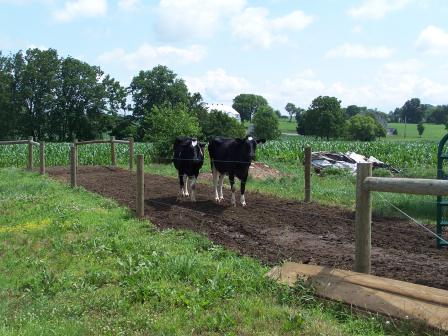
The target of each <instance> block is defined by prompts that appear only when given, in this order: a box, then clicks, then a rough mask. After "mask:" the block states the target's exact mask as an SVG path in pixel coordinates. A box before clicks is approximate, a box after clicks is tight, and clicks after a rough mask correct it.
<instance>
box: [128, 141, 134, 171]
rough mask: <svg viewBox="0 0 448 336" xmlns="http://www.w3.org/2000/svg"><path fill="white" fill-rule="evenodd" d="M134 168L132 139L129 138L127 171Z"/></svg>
mask: <svg viewBox="0 0 448 336" xmlns="http://www.w3.org/2000/svg"><path fill="white" fill-rule="evenodd" d="M133 168H134V138H129V170H131V171H132V169H133Z"/></svg>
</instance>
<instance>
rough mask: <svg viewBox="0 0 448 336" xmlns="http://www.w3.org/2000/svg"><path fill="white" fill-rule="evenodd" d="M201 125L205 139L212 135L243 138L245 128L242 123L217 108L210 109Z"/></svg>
mask: <svg viewBox="0 0 448 336" xmlns="http://www.w3.org/2000/svg"><path fill="white" fill-rule="evenodd" d="M201 127H202V133H203V134H204V136H205V138H206V139H210V138H211V137H214V136H225V137H230V138H243V137H244V135H245V133H246V128H245V127H244V125H243V124H241V123H240V122H238V121H237V120H236V119H234V118H232V117H229V116H228V115H227V114H225V113H223V112H221V111H218V110H212V111H210V113H209V114H208V115H207V116H206V118H205V119H204V122H203V123H202V124H201Z"/></svg>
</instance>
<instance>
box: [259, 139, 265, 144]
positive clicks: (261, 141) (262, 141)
mask: <svg viewBox="0 0 448 336" xmlns="http://www.w3.org/2000/svg"><path fill="white" fill-rule="evenodd" d="M265 142H266V139H258V140H257V144H259V143H265Z"/></svg>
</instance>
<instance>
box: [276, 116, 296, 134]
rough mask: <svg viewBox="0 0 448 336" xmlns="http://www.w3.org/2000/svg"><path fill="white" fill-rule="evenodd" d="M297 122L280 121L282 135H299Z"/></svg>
mask: <svg viewBox="0 0 448 336" xmlns="http://www.w3.org/2000/svg"><path fill="white" fill-rule="evenodd" d="M296 128H297V122H296V119H295V118H292V120H291V122H289V120H284V119H279V129H280V131H281V132H282V133H294V134H297V130H296Z"/></svg>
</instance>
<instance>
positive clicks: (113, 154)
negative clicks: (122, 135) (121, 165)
mask: <svg viewBox="0 0 448 336" xmlns="http://www.w3.org/2000/svg"><path fill="white" fill-rule="evenodd" d="M93 144H110V161H111V166H116V165H117V152H116V150H115V144H122V145H128V146H129V170H132V169H133V167H134V139H132V138H130V139H128V140H116V139H115V137H114V136H111V137H110V139H109V140H87V141H78V139H74V140H73V146H74V147H77V146H83V145H93ZM75 154H76V155H78V152H77V151H76V153H75ZM77 161H78V160H76V164H77Z"/></svg>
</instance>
